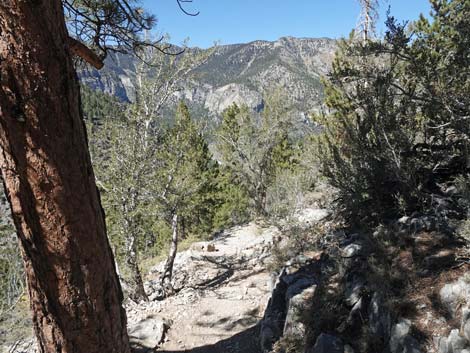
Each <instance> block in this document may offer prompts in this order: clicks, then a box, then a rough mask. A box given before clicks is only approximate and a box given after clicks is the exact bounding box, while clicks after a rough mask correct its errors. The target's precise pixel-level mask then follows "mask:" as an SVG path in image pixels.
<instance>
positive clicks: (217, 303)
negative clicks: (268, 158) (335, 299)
mask: <svg viewBox="0 0 470 353" xmlns="http://www.w3.org/2000/svg"><path fill="white" fill-rule="evenodd" d="M276 234H277V230H276V229H275V228H274V227H271V228H264V229H263V228H261V227H260V226H257V225H256V224H254V223H250V224H249V225H246V226H244V227H238V228H234V229H231V230H230V232H229V233H224V234H222V235H220V236H219V237H217V238H216V239H215V240H213V241H211V242H204V243H196V244H193V246H192V247H191V249H190V250H188V251H185V252H183V253H180V254H178V257H177V259H176V271H175V273H179V274H180V276H182V277H183V278H184V281H187V283H185V288H183V289H182V290H181V291H179V292H178V294H176V295H174V296H172V297H170V298H168V299H166V300H164V301H161V302H155V305H154V311H155V314H156V315H158V316H159V317H162V318H164V319H165V320H168V321H169V322H170V329H169V330H168V332H167V334H166V338H165V342H164V343H163V344H162V345H161V346H160V347H159V349H158V352H194V353H206V352H207V353H216V352H220V353H222V352H224V353H231V352H233V353H235V352H246V353H257V352H260V348H259V346H260V345H259V341H258V337H257V333H258V325H257V324H258V322H259V321H260V319H261V318H262V316H263V313H264V310H265V308H266V305H267V303H268V300H269V296H270V293H271V278H270V275H269V272H268V271H267V269H266V263H268V261H269V258H270V252H269V250H270V245H271V244H272V240H273V237H274V236H276Z"/></svg>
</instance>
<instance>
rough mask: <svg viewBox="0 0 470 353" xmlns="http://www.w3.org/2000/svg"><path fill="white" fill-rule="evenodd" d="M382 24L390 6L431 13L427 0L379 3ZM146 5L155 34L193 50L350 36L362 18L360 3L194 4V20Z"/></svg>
mask: <svg viewBox="0 0 470 353" xmlns="http://www.w3.org/2000/svg"><path fill="white" fill-rule="evenodd" d="M380 2H381V5H382V6H381V19H380V21H379V23H378V27H379V30H380V29H383V25H382V23H383V18H384V14H385V11H386V9H387V8H388V6H389V5H390V6H391V9H392V14H393V15H394V16H395V17H397V18H398V19H401V20H413V19H416V18H418V16H419V14H420V13H424V14H428V13H429V9H430V6H429V2H428V0H380ZM142 4H143V6H144V7H145V8H146V9H147V10H148V11H149V12H151V13H153V14H155V15H156V16H157V19H158V25H157V31H158V32H159V33H168V34H169V35H170V37H171V42H172V43H174V44H180V43H181V42H182V41H183V40H184V39H185V38H189V39H190V42H189V43H190V45H191V46H199V47H209V46H211V45H212V44H213V43H214V41H219V42H220V44H232V43H244V42H249V41H253V40H257V39H264V40H276V39H278V38H279V37H283V36H294V37H330V38H339V37H342V36H347V35H348V34H349V32H350V31H351V29H352V28H354V27H355V25H356V21H357V18H358V15H359V5H358V1H357V0H326V1H325V0H193V3H192V4H186V6H185V8H186V9H187V10H188V11H199V12H200V14H199V15H198V16H196V17H191V16H187V15H185V14H183V13H182V12H181V11H180V10H179V8H178V5H177V3H176V0H143V1H142Z"/></svg>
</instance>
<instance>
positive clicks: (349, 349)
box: [344, 344, 354, 353]
mask: <svg viewBox="0 0 470 353" xmlns="http://www.w3.org/2000/svg"><path fill="white" fill-rule="evenodd" d="M344 353H354V349H353V348H352V347H351V346H350V345H349V344H345V345H344Z"/></svg>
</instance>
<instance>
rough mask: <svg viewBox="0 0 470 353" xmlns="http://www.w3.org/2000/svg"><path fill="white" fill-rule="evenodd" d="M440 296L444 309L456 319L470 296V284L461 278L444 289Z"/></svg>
mask: <svg viewBox="0 0 470 353" xmlns="http://www.w3.org/2000/svg"><path fill="white" fill-rule="evenodd" d="M439 296H440V298H441V303H442V304H443V305H444V307H445V308H446V309H447V310H448V311H449V313H450V314H451V315H452V317H455V316H456V315H457V310H458V308H459V307H460V305H461V303H464V302H466V301H467V299H468V298H469V296H470V283H467V282H466V281H465V280H464V279H463V278H459V279H458V280H457V281H455V282H453V283H449V284H446V285H445V286H444V287H442V289H441V290H440V292H439Z"/></svg>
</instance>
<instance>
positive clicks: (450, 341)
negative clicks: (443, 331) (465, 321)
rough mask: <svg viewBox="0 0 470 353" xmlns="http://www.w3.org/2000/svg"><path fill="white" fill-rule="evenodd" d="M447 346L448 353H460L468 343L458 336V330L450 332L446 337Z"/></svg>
mask: <svg viewBox="0 0 470 353" xmlns="http://www.w3.org/2000/svg"><path fill="white" fill-rule="evenodd" d="M447 346H448V347H449V348H451V350H449V352H452V353H457V352H458V353H460V352H461V351H462V350H464V349H465V348H466V347H467V346H468V342H467V340H466V339H465V338H463V337H462V336H460V335H459V330H452V331H450V334H449V337H447Z"/></svg>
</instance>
